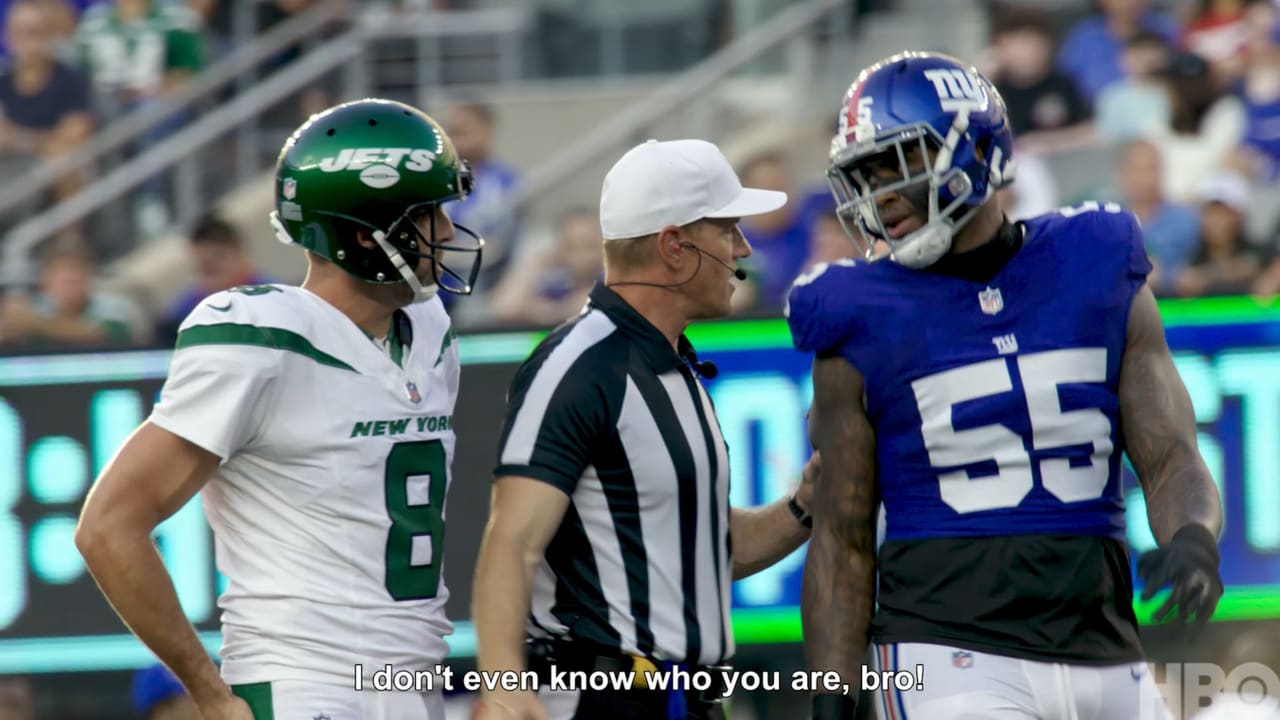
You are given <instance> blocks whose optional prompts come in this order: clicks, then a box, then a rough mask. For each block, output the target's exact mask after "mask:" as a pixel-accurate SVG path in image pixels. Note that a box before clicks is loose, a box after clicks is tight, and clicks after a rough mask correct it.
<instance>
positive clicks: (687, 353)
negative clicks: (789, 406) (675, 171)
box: [609, 242, 747, 380]
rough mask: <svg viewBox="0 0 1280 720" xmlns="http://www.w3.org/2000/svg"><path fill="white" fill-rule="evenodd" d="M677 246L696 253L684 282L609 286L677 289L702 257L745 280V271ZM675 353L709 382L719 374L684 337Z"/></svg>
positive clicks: (629, 282)
mask: <svg viewBox="0 0 1280 720" xmlns="http://www.w3.org/2000/svg"><path fill="white" fill-rule="evenodd" d="M679 246H680V247H687V248H692V249H693V251H694V252H696V253H698V264H697V265H695V266H694V267H693V272H692V273H691V274H690V275H689V277H687V278H685V279H684V280H681V281H680V282H676V283H667V284H662V283H651V282H642V281H640V280H624V281H622V282H615V283H609V286H610V287H618V286H621V285H644V286H646V287H656V288H663V289H670V288H677V287H680V286H681V285H684V284H685V283H688V282H689V281H691V280H693V279H694V278H695V277H697V276H698V271H699V270H701V269H702V257H703V256H704V255H705V256H707V257H709V258H711V259H712V261H714V262H715V263H716V264H717V265H719V266H720V267H722V268H724V269H725V270H728V271H729V272H731V273H733V276H734V277H735V278H737V279H739V280H746V279H747V271H746V270H743V269H742V268H733V267H730V266H729V264H728V263H726V262H725V261H723V260H721V259H720V258H718V257H716V256H715V255H712V254H711V253H709V252H707V251H705V250H703V249H702V248H700V247H698V246H697V245H694V244H693V243H691V242H682V243H680V244H679ZM676 352H677V353H678V354H679V355H680V357H681V358H683V359H684V360H685V362H687V363H689V366H690V367H692V368H693V371H694V372H696V373H698V374H699V375H701V376H702V377H704V378H706V379H708V380H710V379H712V378H714V377H715V376H717V375H719V374H720V369H719V368H717V367H716V364H715V363H714V362H711V361H710V360H699V359H698V352H697V351H696V350H694V349H693V344H692V343H690V342H689V339H688V338H686V337H685V336H684V335H681V336H680V340H679V341H678V342H677V347H676Z"/></svg>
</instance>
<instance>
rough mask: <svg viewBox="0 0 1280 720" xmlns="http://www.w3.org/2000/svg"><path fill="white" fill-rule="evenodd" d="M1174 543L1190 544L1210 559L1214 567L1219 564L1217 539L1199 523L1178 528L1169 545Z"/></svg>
mask: <svg viewBox="0 0 1280 720" xmlns="http://www.w3.org/2000/svg"><path fill="white" fill-rule="evenodd" d="M1175 542H1184V543H1191V544H1192V545H1195V546H1196V547H1198V548H1200V550H1201V551H1203V552H1204V553H1205V555H1206V556H1207V557H1208V558H1211V559H1212V561H1213V565H1214V567H1217V566H1218V563H1220V562H1221V558H1220V557H1219V555H1218V538H1216V537H1214V536H1213V533H1211V532H1209V528H1207V527H1205V526H1203V525H1201V524H1200V523H1187V524H1186V525H1183V526H1182V527H1180V528H1178V532H1176V533H1174V534H1173V537H1172V538H1170V539H1169V543H1170V544H1173V543H1175Z"/></svg>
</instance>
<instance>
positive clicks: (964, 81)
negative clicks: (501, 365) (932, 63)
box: [924, 68, 988, 112]
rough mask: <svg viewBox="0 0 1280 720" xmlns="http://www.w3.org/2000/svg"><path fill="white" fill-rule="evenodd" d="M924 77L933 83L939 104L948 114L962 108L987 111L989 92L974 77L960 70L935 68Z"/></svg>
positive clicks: (925, 73) (926, 71)
mask: <svg viewBox="0 0 1280 720" xmlns="http://www.w3.org/2000/svg"><path fill="white" fill-rule="evenodd" d="M924 76H925V77H927V78H929V81H930V82H932V83H933V89H934V91H936V92H937V93H938V102H939V103H940V104H941V105H942V109H943V110H944V111H946V112H957V111H959V110H961V109H962V108H968V109H969V110H978V111H982V110H985V109H986V107H987V102H988V98H987V90H986V88H984V87H983V86H982V83H981V82H980V81H979V80H978V79H977V78H975V77H974V76H973V75H971V74H969V73H967V72H965V71H964V70H961V69H959V68H933V69H931V70H925V71H924Z"/></svg>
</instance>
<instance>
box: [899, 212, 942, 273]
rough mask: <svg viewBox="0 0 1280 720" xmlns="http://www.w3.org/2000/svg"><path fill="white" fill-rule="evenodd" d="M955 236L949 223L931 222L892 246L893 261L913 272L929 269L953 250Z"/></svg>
mask: <svg viewBox="0 0 1280 720" xmlns="http://www.w3.org/2000/svg"><path fill="white" fill-rule="evenodd" d="M953 235H954V233H953V231H952V225H951V223H950V222H949V221H946V220H942V221H938V222H931V223H929V224H928V225H925V226H924V227H922V228H920V229H919V230H917V231H915V232H913V233H911V234H910V235H908V236H906V237H905V238H903V239H902V242H900V243H895V244H893V245H892V247H893V261H894V262H896V263H898V264H899V265H905V266H906V267H909V268H912V269H913V270H920V269H922V268H927V267H929V266H930V265H932V264H934V263H936V262H938V261H939V260H941V259H942V256H943V255H946V254H947V251H948V250H950V249H951V239H952V237H953Z"/></svg>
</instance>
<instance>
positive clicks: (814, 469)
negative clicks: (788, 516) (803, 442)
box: [796, 450, 822, 515]
mask: <svg viewBox="0 0 1280 720" xmlns="http://www.w3.org/2000/svg"><path fill="white" fill-rule="evenodd" d="M821 474H822V456H821V455H819V454H818V452H817V451H816V450H815V451H814V453H813V457H811V458H809V462H807V463H805V464H804V469H803V470H801V471H800V487H799V488H797V489H796V503H798V504H799V505H800V509H801V510H803V511H805V513H807V514H809V515H812V514H813V490H814V486H815V485H817V483H818V476H819V475H821Z"/></svg>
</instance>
